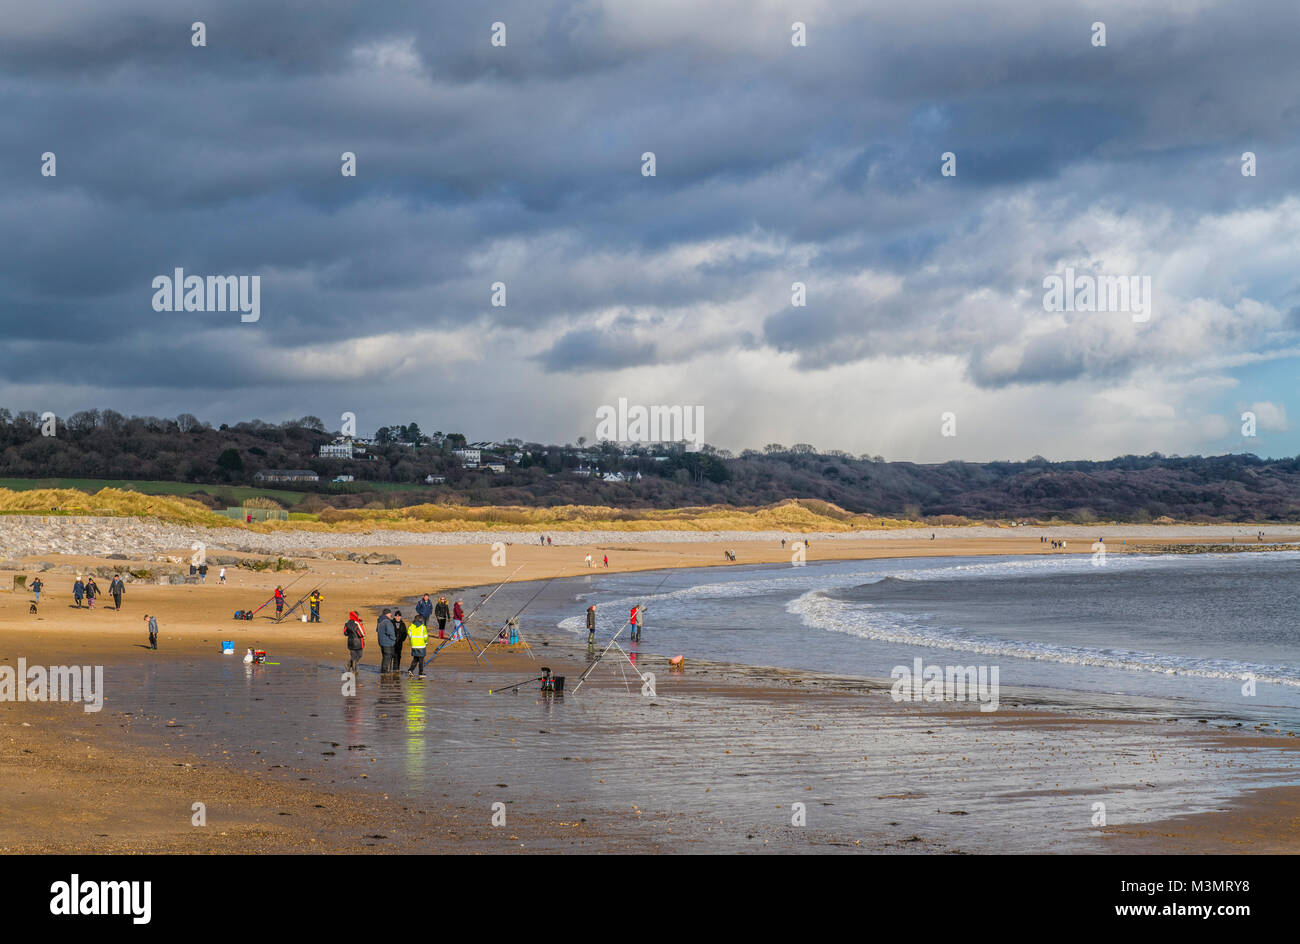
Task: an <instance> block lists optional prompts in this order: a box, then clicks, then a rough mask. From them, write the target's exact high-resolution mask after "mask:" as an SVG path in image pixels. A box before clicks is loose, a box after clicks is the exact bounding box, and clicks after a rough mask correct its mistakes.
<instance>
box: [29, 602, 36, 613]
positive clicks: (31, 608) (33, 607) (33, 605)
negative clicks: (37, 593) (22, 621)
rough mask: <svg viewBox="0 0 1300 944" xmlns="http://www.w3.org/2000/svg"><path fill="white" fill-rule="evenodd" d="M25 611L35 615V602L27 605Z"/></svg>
mask: <svg viewBox="0 0 1300 944" xmlns="http://www.w3.org/2000/svg"><path fill="white" fill-rule="evenodd" d="M27 612H28V613H31V614H32V615H33V616H35V615H36V604H35V603H33V604H32V605H31V606H29V607H28V608H27Z"/></svg>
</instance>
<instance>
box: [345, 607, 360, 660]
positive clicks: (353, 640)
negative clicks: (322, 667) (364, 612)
mask: <svg viewBox="0 0 1300 944" xmlns="http://www.w3.org/2000/svg"><path fill="white" fill-rule="evenodd" d="M343 635H345V636H347V637H348V671H349V672H356V670H357V666H359V665H360V664H361V656H362V654H363V653H364V650H365V648H366V628H365V627H364V626H363V625H361V617H360V616H357V611H356V610H353V611H352V612H351V613H349V614H348V621H347V622H346V623H344V624H343Z"/></svg>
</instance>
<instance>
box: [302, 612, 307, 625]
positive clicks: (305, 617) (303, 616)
mask: <svg viewBox="0 0 1300 944" xmlns="http://www.w3.org/2000/svg"><path fill="white" fill-rule="evenodd" d="M302 621H303V622H304V623H305V622H307V614H306V613H304V614H302Z"/></svg>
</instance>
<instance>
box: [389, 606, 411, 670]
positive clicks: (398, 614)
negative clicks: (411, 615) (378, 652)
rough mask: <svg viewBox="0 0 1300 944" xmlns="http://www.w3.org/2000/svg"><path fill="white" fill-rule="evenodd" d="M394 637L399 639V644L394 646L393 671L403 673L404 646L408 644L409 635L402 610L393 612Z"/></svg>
mask: <svg viewBox="0 0 1300 944" xmlns="http://www.w3.org/2000/svg"><path fill="white" fill-rule="evenodd" d="M393 635H394V636H396V637H397V642H396V643H395V644H394V645H393V671H394V672H400V671H402V646H403V645H404V644H405V643H406V637H407V635H408V633H407V630H406V623H405V622H403V620H402V611H401V610H393Z"/></svg>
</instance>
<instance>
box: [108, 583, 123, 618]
mask: <svg viewBox="0 0 1300 944" xmlns="http://www.w3.org/2000/svg"><path fill="white" fill-rule="evenodd" d="M108 593H109V595H110V596H111V597H112V598H113V609H114V610H120V609H122V594H124V593H126V584H124V583H123V582H122V575H121V574H114V575H113V579H112V581H110V582H109V585H108Z"/></svg>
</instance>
